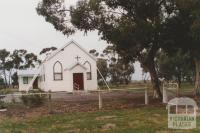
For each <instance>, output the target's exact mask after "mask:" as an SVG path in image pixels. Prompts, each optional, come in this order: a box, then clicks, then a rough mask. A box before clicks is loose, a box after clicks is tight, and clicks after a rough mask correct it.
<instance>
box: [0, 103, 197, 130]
mask: <svg viewBox="0 0 200 133" xmlns="http://www.w3.org/2000/svg"><path fill="white" fill-rule="evenodd" d="M106 124H112V125H115V126H113V127H112V128H110V129H109V128H103V127H104V126H105V125H106ZM197 124H198V126H197V127H200V118H198V119H197ZM28 132H30V133H68V132H81V133H88V132H92V133H98V132H105V133H182V132H184V133H198V132H199V129H195V130H184V131H183V130H170V129H168V128H167V111H166V109H165V107H153V106H148V107H141V108H135V109H126V110H113V111H102V112H100V111H98V112H90V113H87V112H80V113H70V114H62V115H51V116H45V117H40V118H34V119H23V120H18V121H16V120H13V119H9V118H6V119H5V120H3V121H2V122H0V133H28Z"/></svg>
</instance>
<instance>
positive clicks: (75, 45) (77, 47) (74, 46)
mask: <svg viewBox="0 0 200 133" xmlns="http://www.w3.org/2000/svg"><path fill="white" fill-rule="evenodd" d="M68 49H70V50H69V51H68ZM65 50H67V51H68V52H69V53H70V54H71V55H73V54H77V55H78V54H79V53H78V52H79V50H80V51H82V52H83V53H84V54H85V55H87V56H88V57H89V58H91V59H92V60H94V61H96V58H95V57H94V56H93V55H91V54H90V53H89V52H87V51H86V50H85V49H84V48H82V47H81V46H80V45H79V44H78V43H76V42H75V41H71V42H69V43H67V44H66V45H64V46H63V47H61V48H60V49H58V50H57V51H55V52H54V53H52V54H51V55H50V56H49V57H48V58H47V59H46V61H49V60H51V59H52V58H55V57H56V56H57V55H58V54H60V53H62V52H64V51H65ZM66 56H67V55H66Z"/></svg>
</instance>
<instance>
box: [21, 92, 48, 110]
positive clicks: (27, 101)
mask: <svg viewBox="0 0 200 133" xmlns="http://www.w3.org/2000/svg"><path fill="white" fill-rule="evenodd" d="M39 92H41V91H39ZM34 93H38V92H34ZM21 100H22V103H23V104H24V105H26V106H29V107H38V106H41V105H43V104H44V102H45V101H46V96H45V95H38V94H33V95H23V96H22V97H21Z"/></svg>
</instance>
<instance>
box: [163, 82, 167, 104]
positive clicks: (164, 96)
mask: <svg viewBox="0 0 200 133" xmlns="http://www.w3.org/2000/svg"><path fill="white" fill-rule="evenodd" d="M167 101H168V99H167V91H166V89H165V85H164V84H163V103H167Z"/></svg>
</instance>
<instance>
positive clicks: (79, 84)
mask: <svg viewBox="0 0 200 133" xmlns="http://www.w3.org/2000/svg"><path fill="white" fill-rule="evenodd" d="M73 86H74V90H84V83H83V73H74V74H73Z"/></svg>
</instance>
